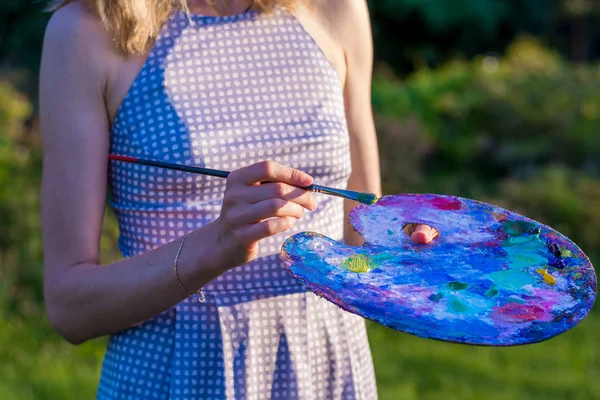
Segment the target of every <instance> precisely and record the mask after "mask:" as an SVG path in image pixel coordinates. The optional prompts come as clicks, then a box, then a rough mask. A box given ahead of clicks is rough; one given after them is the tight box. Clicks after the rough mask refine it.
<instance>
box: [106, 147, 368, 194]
mask: <svg viewBox="0 0 600 400" xmlns="http://www.w3.org/2000/svg"><path fill="white" fill-rule="evenodd" d="M108 159H109V160H114V161H123V162H128V163H133V164H141V165H149V166H152V167H159V168H166V169H173V170H177V171H184V172H191V173H194V174H201V175H208V176H215V177H218V178H227V177H228V176H229V172H228V171H220V170H217V169H210V168H202V167H193V166H189V165H182V164H173V163H168V162H163V161H154V160H144V159H142V158H136V157H129V156H120V155H116V154H109V155H108ZM302 189H304V190H308V191H311V192H315V193H323V194H329V195H332V196H337V197H342V198H344V199H348V200H354V201H357V202H359V203H362V204H367V205H370V204H374V203H375V202H377V200H378V199H377V196H375V195H374V194H373V193H365V192H356V191H353V190H345V189H336V188H331V187H327V186H321V185H315V184H312V185H310V186H306V187H303V188H302Z"/></svg>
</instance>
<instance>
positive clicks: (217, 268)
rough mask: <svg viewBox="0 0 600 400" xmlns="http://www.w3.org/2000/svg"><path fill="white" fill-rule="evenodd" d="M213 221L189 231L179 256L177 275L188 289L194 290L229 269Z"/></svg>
mask: <svg viewBox="0 0 600 400" xmlns="http://www.w3.org/2000/svg"><path fill="white" fill-rule="evenodd" d="M214 225H215V224H214V223H212V222H211V223H209V224H206V225H204V226H203V227H201V228H199V229H196V230H194V231H191V232H190V233H189V234H188V236H187V239H186V240H185V243H184V244H183V247H182V249H181V254H180V256H179V268H178V269H179V275H180V278H181V280H182V281H183V282H184V285H185V286H186V288H187V289H188V290H189V291H196V290H197V289H199V288H201V287H202V286H205V285H206V284H207V283H209V282H210V281H212V280H213V279H215V278H216V277H218V276H219V275H221V274H223V273H225V272H227V271H228V270H229V269H231V268H230V267H229V266H228V264H227V263H226V257H225V256H224V255H225V254H226V251H225V249H222V245H221V244H220V243H219V240H218V237H217V233H218V231H217V229H216V227H215V226H214Z"/></svg>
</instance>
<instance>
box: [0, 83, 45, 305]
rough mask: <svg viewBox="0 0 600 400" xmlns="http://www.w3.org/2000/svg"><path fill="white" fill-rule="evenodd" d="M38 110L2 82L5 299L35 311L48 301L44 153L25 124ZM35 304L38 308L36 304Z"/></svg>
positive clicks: (0, 214) (0, 257) (0, 234)
mask: <svg viewBox="0 0 600 400" xmlns="http://www.w3.org/2000/svg"><path fill="white" fill-rule="evenodd" d="M31 112H32V107H31V105H30V103H29V102H28V101H27V100H26V99H25V98H24V97H23V96H22V95H20V94H18V93H17V92H15V91H14V89H12V88H11V87H10V86H9V85H8V84H6V83H2V82H0V295H1V296H0V297H3V298H4V299H10V304H8V303H6V302H3V303H0V307H1V306H3V305H4V306H7V305H10V307H13V308H14V307H16V305H17V304H18V305H19V307H21V309H28V310H31V309H32V308H35V307H34V304H38V303H39V302H40V301H41V299H42V293H41V268H42V242H41V234H40V214H39V189H38V186H39V176H40V170H41V154H40V152H39V151H36V149H38V148H39V144H38V143H36V139H35V137H33V136H32V135H27V134H26V133H27V130H26V127H25V121H26V119H27V118H28V117H29V116H30V114H31ZM32 301H33V302H34V304H32Z"/></svg>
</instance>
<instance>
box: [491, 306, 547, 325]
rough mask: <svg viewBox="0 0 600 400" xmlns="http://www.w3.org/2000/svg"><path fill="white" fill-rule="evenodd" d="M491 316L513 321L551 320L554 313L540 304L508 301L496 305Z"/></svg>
mask: <svg viewBox="0 0 600 400" xmlns="http://www.w3.org/2000/svg"><path fill="white" fill-rule="evenodd" d="M491 317H492V318H493V319H495V320H499V321H504V322H513V323H522V322H530V321H544V322H547V321H551V320H552V314H551V313H549V312H548V311H547V310H545V309H544V308H542V307H540V306H538V305H527V304H518V303H508V304H505V305H503V306H502V307H494V311H493V312H492V315H491Z"/></svg>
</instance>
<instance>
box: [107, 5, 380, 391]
mask: <svg viewBox="0 0 600 400" xmlns="http://www.w3.org/2000/svg"><path fill="white" fill-rule="evenodd" d="M111 152H112V153H116V154H121V155H129V156H134V157H142V158H150V159H156V160H162V161H168V162H177V163H183V164H194V165H200V166H207V167H210V168H216V169H223V170H234V169H237V168H240V167H243V166H247V165H249V164H252V163H255V162H258V161H262V160H266V159H271V160H275V161H278V162H280V163H282V164H285V165H289V166H292V167H295V168H298V169H301V170H303V171H306V172H307V173H309V174H311V175H312V176H313V177H314V178H315V181H317V182H319V183H321V184H324V185H328V186H333V187H340V188H342V187H345V186H346V183H347V180H348V177H349V174H350V168H351V167H350V155H349V154H350V152H349V138H348V129H347V124H346V119H345V113H344V99H343V91H342V88H341V87H340V84H339V80H338V76H337V73H336V71H335V69H334V68H333V66H332V65H331V64H330V63H329V61H328V60H327V58H326V57H325V56H324V54H323V52H322V51H321V49H320V48H319V47H318V45H317V44H316V43H315V41H314V40H313V39H312V38H311V36H310V35H309V34H308V33H307V32H306V31H305V29H304V28H303V26H302V25H301V24H300V22H299V21H298V20H297V19H296V17H294V16H293V15H291V14H290V13H287V12H284V11H276V12H274V13H271V14H262V13H259V12H256V11H252V10H251V11H248V12H245V13H243V14H239V15H236V16H230V17H207V16H199V15H193V14H192V15H190V16H188V15H186V14H184V13H183V12H181V11H175V12H174V13H173V14H172V15H171V17H170V18H169V20H168V21H167V22H166V24H165V25H164V27H163V29H162V31H161V34H160V37H159V38H158V40H157V41H156V42H155V44H154V46H153V48H152V50H151V53H150V55H149V57H148V60H147V61H146V63H145V64H144V66H143V68H142V70H141V72H140V74H139V75H138V77H137V78H136V80H135V82H134V83H133V86H132V88H131V89H130V91H129V92H128V94H127V96H126V98H125V100H124V102H123V104H122V105H121V107H120V108H119V110H118V113H117V116H116V120H115V123H114V125H113V128H112V130H111ZM109 185H110V190H111V204H112V206H113V207H114V209H115V211H116V213H117V216H118V220H119V226H120V238H119V247H120V249H121V251H122V253H123V256H124V257H131V256H134V255H136V254H139V253H143V252H146V251H149V250H152V249H153V248H156V247H158V246H161V245H163V244H165V243H167V242H170V241H172V240H175V239H177V238H180V237H181V236H183V235H184V234H185V233H187V232H189V231H191V230H194V229H196V228H199V227H201V226H203V225H204V224H206V223H208V222H210V221H212V220H214V219H215V218H217V217H218V216H219V211H220V209H221V202H222V198H223V192H224V188H225V180H222V179H219V178H212V177H204V176H197V175H193V174H187V173H184V172H178V171H170V170H165V169H159V168H153V167H147V166H142V165H133V164H128V163H121V162H112V163H111V165H110V168H109ZM317 196H320V195H317ZM318 200H319V207H318V209H317V210H316V211H314V212H309V213H306V214H305V216H304V217H303V219H302V220H300V221H299V222H298V223H297V224H296V226H295V227H294V229H293V231H292V232H287V233H285V234H281V235H278V236H276V237H273V238H269V239H267V240H265V241H264V243H263V244H262V247H261V250H260V254H259V257H258V258H257V259H256V260H254V261H253V262H251V263H249V264H247V265H244V266H242V267H239V268H237V269H234V270H232V271H230V272H228V273H226V274H224V275H222V276H220V277H219V278H217V279H215V280H214V281H212V282H211V283H210V284H208V285H206V286H205V288H204V293H205V294H206V302H205V303H201V302H199V301H198V297H197V296H193V297H190V298H188V299H187V300H185V301H183V302H181V303H180V304H178V305H177V306H175V307H172V308H171V309H169V310H167V311H165V312H164V313H162V314H160V315H157V316H156V317H155V318H152V319H151V320H149V321H146V322H144V323H142V324H140V325H137V326H135V327H132V328H130V329H127V330H125V331H123V332H121V333H118V334H115V335H113V336H111V338H110V341H109V344H108V348H107V351H106V356H105V360H104V364H103V369H102V376H101V380H100V386H99V390H98V399H181V400H183V399H286V400H290V399H302V400H320V399H375V398H376V397H377V392H376V387H375V378H374V373H373V364H372V360H371V353H370V350H369V345H368V341H367V335H366V331H365V323H364V320H363V319H362V318H360V317H358V316H355V315H353V314H349V313H347V312H345V311H343V310H341V309H339V308H338V307H336V306H335V305H333V304H331V303H329V302H327V301H326V300H324V299H321V298H319V297H317V296H316V295H314V294H312V293H310V292H307V291H306V290H305V289H304V288H303V287H302V286H301V285H300V284H299V283H298V282H297V281H295V280H294V279H293V278H292V277H291V276H290V275H289V274H288V273H287V272H286V270H285V269H284V267H283V265H282V262H281V260H280V256H279V251H280V246H281V244H282V243H283V241H284V240H285V238H286V237H288V236H289V235H291V234H293V233H296V232H300V231H306V230H310V231H316V232H320V233H322V234H324V235H327V236H329V237H331V238H334V239H338V240H342V237H343V222H344V221H343V218H344V213H343V202H342V200H340V199H337V198H333V197H326V196H320V197H319V198H318Z"/></svg>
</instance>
